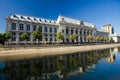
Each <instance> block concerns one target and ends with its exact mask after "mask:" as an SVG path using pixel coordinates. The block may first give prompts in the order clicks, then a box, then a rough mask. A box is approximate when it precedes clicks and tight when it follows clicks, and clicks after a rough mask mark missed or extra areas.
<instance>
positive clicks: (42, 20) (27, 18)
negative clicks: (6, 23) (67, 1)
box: [9, 14, 56, 24]
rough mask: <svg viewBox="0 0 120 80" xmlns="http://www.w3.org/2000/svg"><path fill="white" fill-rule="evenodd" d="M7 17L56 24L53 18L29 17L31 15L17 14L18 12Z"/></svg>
mask: <svg viewBox="0 0 120 80" xmlns="http://www.w3.org/2000/svg"><path fill="white" fill-rule="evenodd" d="M9 18H10V19H14V20H21V21H28V22H36V23H45V24H56V21H55V20H48V19H43V18H37V17H31V16H24V15H19V14H14V15H12V16H9Z"/></svg>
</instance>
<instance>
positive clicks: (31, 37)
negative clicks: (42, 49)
mask: <svg viewBox="0 0 120 80" xmlns="http://www.w3.org/2000/svg"><path fill="white" fill-rule="evenodd" d="M30 42H31V43H32V44H33V36H32V33H30Z"/></svg>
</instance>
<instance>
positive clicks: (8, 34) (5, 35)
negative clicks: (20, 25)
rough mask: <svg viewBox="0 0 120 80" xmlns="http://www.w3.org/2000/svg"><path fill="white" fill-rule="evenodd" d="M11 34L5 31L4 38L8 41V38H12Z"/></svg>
mask: <svg viewBox="0 0 120 80" xmlns="http://www.w3.org/2000/svg"><path fill="white" fill-rule="evenodd" d="M10 36H11V34H10V33H9V32H5V33H3V38H4V40H5V41H6V42H8V39H10Z"/></svg>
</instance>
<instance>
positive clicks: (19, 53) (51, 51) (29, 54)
mask: <svg viewBox="0 0 120 80" xmlns="http://www.w3.org/2000/svg"><path fill="white" fill-rule="evenodd" d="M113 47H120V43H118V44H102V45H86V46H67V47H54V48H53V47H52V48H50V47H49V48H40V49H39V48H37V49H35V48H34V49H32V48H27V49H24V48H22V49H15V50H3V51H0V59H1V60H2V59H4V60H9V59H24V58H25V59H27V58H34V57H42V56H49V55H61V54H70V53H74V52H84V51H92V50H100V49H107V48H113Z"/></svg>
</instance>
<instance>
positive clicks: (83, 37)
mask: <svg viewBox="0 0 120 80" xmlns="http://www.w3.org/2000/svg"><path fill="white" fill-rule="evenodd" d="M81 37H82V42H84V30H82V36H81Z"/></svg>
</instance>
